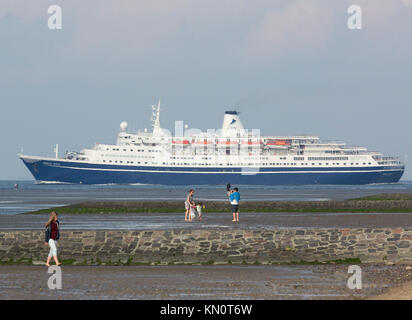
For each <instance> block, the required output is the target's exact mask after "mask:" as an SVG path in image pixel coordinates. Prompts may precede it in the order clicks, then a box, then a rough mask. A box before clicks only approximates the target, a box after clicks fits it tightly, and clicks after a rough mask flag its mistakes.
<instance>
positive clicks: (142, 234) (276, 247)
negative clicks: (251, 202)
mask: <svg viewBox="0 0 412 320" xmlns="http://www.w3.org/2000/svg"><path fill="white" fill-rule="evenodd" d="M58 247H59V257H60V259H62V260H72V262H74V263H96V262H102V263H116V262H119V261H120V262H122V263H125V262H131V263H171V262H173V263H199V262H204V263H205V262H206V263H207V262H209V263H212V262H214V263H230V262H231V263H242V262H246V263H255V262H256V261H258V262H260V263H277V262H280V263H283V262H300V261H316V260H317V261H331V260H343V259H348V258H359V259H360V260H361V261H362V262H385V261H389V262H402V263H412V228H409V229H404V228H396V229H392V228H378V229H367V228H361V229H301V230H300V229H272V230H212V229H208V230H152V231H124V230H117V231H93V230H90V231H69V230H62V231H61V239H60V241H59V246H58ZM47 254H48V247H47V246H46V245H45V243H44V233H43V232H42V231H0V260H2V261H9V260H10V259H13V260H14V261H18V260H27V259H32V260H33V261H35V260H38V261H43V260H45V258H46V257H47Z"/></svg>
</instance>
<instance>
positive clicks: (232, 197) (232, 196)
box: [227, 188, 240, 222]
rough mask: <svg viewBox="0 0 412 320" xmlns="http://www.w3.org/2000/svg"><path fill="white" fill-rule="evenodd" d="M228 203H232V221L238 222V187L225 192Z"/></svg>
mask: <svg viewBox="0 0 412 320" xmlns="http://www.w3.org/2000/svg"><path fill="white" fill-rule="evenodd" d="M227 194H228V196H229V201H230V204H231V205H232V213H233V220H232V221H233V222H239V201H240V193H239V189H238V188H233V190H229V191H228V192H227Z"/></svg>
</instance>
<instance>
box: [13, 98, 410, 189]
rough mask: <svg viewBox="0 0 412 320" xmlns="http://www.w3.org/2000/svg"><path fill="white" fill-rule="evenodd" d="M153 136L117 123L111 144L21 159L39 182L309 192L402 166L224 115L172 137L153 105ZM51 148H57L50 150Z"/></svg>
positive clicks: (386, 177)
mask: <svg viewBox="0 0 412 320" xmlns="http://www.w3.org/2000/svg"><path fill="white" fill-rule="evenodd" d="M151 120H152V121H153V123H152V126H153V128H152V130H151V131H150V130H147V129H144V130H143V131H138V132H137V133H130V132H129V131H128V124H127V123H126V122H122V123H121V124H120V129H119V133H118V136H117V143H116V144H100V143H97V144H95V145H94V146H93V147H92V148H90V149H83V150H81V151H80V152H66V154H65V155H64V157H59V155H58V148H56V157H40V156H30V155H23V154H19V155H18V157H19V158H20V159H21V160H22V161H23V163H24V164H25V165H26V166H27V168H28V169H29V170H30V172H31V173H32V175H33V176H34V178H35V180H36V182H37V183H74V184H161V185H225V184H227V183H231V184H236V185H238V184H242V185H311V184H336V185H341V184H352V185H360V184H374V183H395V182H398V181H399V179H400V178H401V177H402V174H403V172H404V170H405V164H404V163H403V162H402V161H400V159H399V158H395V157H384V156H383V155H382V153H381V152H372V151H368V150H367V149H366V148H364V147H358V146H347V145H346V144H345V143H344V142H339V141H322V140H320V138H319V137H317V136H308V135H298V136H261V135H260V132H259V130H247V129H245V128H244V127H243V125H242V122H241V120H240V117H239V112H237V111H226V112H225V114H224V118H223V125H222V127H221V129H218V130H207V131H205V132H203V131H201V130H194V129H188V128H187V126H183V124H182V122H181V121H177V122H176V123H175V132H174V134H171V133H170V132H169V131H168V130H167V129H164V128H162V127H161V126H160V102H159V103H158V104H157V105H154V106H152V118H151ZM56 147H57V146H56Z"/></svg>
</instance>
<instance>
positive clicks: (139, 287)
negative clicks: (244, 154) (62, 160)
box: [0, 264, 412, 300]
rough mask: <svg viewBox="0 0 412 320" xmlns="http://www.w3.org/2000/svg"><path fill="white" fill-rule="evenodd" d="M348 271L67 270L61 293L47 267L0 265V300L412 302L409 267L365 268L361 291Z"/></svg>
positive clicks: (294, 268)
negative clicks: (50, 284) (352, 283)
mask: <svg viewBox="0 0 412 320" xmlns="http://www.w3.org/2000/svg"><path fill="white" fill-rule="evenodd" d="M348 267H349V265H294V266H292V265H285V266H95V267H93V266H63V267H62V283H63V288H62V289H61V290H50V289H48V287H47V279H48V277H49V276H50V274H48V273H47V268H46V267H45V266H24V265H18V266H16V265H14V266H0V299H2V300H4V299H75V300H76V299H78V300H95V299H177V300H179V299H230V300H236V299H351V300H352V299H369V298H386V297H388V298H398V297H401V294H403V293H405V294H403V296H402V297H410V294H409V295H406V293H407V291H408V289H409V288H411V286H412V284H411V283H410V282H408V280H409V279H410V278H411V277H412V271H411V270H408V268H407V266H404V265H393V266H387V265H373V264H362V265H361V268H362V277H363V278H362V283H363V287H362V289H361V290H351V289H349V288H348V287H347V279H348V277H349V276H350V275H349V274H348ZM399 285H401V287H399V288H398V287H397V286H399ZM388 289H389V290H388ZM409 292H410V291H409ZM382 293H383V295H381V294H382ZM379 295H381V296H379Z"/></svg>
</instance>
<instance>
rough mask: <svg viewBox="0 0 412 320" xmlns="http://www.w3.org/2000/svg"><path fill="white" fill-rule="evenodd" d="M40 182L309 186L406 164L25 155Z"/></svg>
mask: <svg viewBox="0 0 412 320" xmlns="http://www.w3.org/2000/svg"><path fill="white" fill-rule="evenodd" d="M22 160H23V162H24V164H25V165H26V166H27V168H28V169H29V170H30V172H31V173H32V174H33V176H34V178H35V179H36V180H37V181H39V182H55V183H75V184H134V183H142V184H162V185H206V184H208V185H214V184H220V185H221V184H226V183H228V182H230V183H232V184H245V185H302V184H305V185H308V184H351V185H361V184H372V183H395V182H398V181H399V180H400V178H401V177H402V175H403V172H404V170H405V167H404V165H399V166H388V167H383V166H380V167H347V168H346V167H345V168H336V167H333V168H313V167H312V168H309V167H305V168H300V167H294V168H259V169H258V171H256V172H255V173H247V172H246V173H242V170H241V168H219V167H207V168H182V167H147V166H144V167H143V166H123V165H102V164H90V163H82V162H76V161H67V160H65V161H62V160H59V159H55V160H54V159H53V160H52V159H47V160H43V159H32V158H29V157H26V158H24V157H22Z"/></svg>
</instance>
